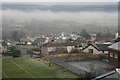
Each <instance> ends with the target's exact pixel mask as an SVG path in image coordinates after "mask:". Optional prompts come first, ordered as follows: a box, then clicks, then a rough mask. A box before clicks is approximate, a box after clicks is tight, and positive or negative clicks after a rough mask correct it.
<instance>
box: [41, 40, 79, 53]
mask: <svg viewBox="0 0 120 80" xmlns="http://www.w3.org/2000/svg"><path fill="white" fill-rule="evenodd" d="M78 47H81V43H78V42H65V43H46V44H44V45H43V46H42V48H41V50H42V51H41V52H42V54H43V55H45V54H51V53H53V54H54V53H55V54H61V53H67V52H68V53H70V52H71V50H72V49H74V48H78Z"/></svg>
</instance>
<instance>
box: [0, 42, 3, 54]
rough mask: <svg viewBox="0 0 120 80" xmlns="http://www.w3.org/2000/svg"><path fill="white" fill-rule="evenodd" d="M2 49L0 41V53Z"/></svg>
mask: <svg viewBox="0 0 120 80" xmlns="http://www.w3.org/2000/svg"><path fill="white" fill-rule="evenodd" d="M2 51H3V48H2V43H0V53H1V52H2Z"/></svg>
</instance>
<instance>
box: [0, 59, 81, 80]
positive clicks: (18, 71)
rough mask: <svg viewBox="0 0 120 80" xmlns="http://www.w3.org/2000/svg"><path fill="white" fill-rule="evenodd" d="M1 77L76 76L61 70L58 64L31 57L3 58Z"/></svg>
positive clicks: (76, 76)
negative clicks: (49, 63) (49, 64)
mask: <svg viewBox="0 0 120 80" xmlns="http://www.w3.org/2000/svg"><path fill="white" fill-rule="evenodd" d="M2 69H3V71H2V74H3V76H2V77H3V78H78V77H79V76H78V75H76V74H74V73H71V72H69V71H63V69H62V68H61V67H60V66H57V65H55V64H52V66H50V67H49V66H48V64H46V63H43V62H39V61H36V60H34V59H31V58H11V59H10V58H9V59H8V58H6V59H3V66H2Z"/></svg>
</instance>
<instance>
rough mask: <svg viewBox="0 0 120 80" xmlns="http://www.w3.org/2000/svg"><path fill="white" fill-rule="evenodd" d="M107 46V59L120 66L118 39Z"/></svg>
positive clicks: (119, 43) (119, 44)
mask: <svg viewBox="0 0 120 80" xmlns="http://www.w3.org/2000/svg"><path fill="white" fill-rule="evenodd" d="M108 48H109V50H108V51H109V54H108V60H109V61H110V62H112V63H114V64H115V65H116V66H117V67H120V41H119V42H117V43H114V44H112V45H111V46H109V47H108Z"/></svg>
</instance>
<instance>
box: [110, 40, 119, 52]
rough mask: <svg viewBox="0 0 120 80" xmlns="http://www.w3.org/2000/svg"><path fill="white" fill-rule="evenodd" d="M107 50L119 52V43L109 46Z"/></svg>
mask: <svg viewBox="0 0 120 80" xmlns="http://www.w3.org/2000/svg"><path fill="white" fill-rule="evenodd" d="M108 48H109V49H114V50H118V51H120V41H119V42H117V43H114V44H112V45H111V46H109V47H108Z"/></svg>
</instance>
